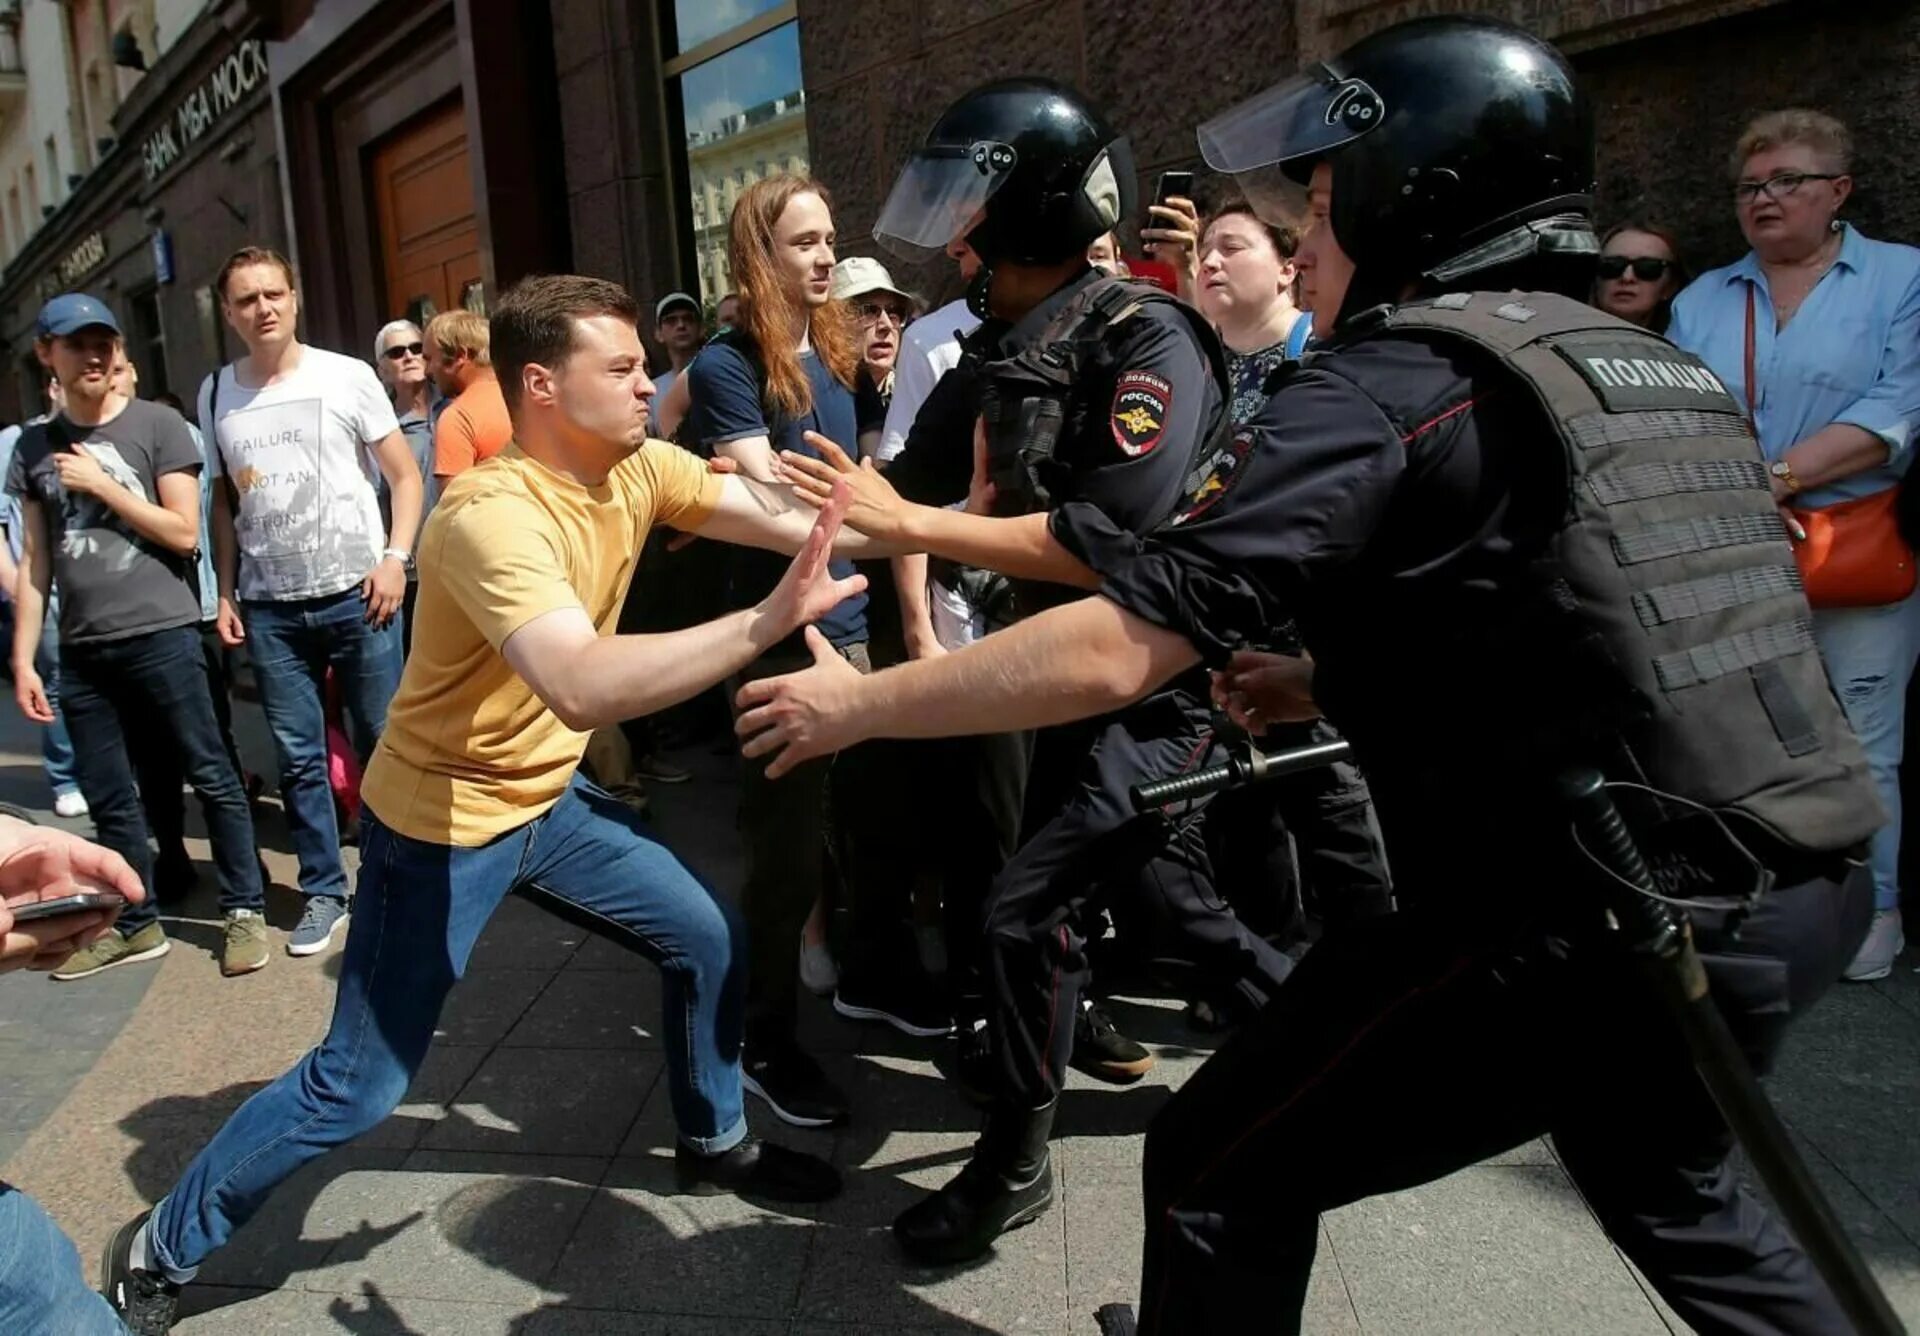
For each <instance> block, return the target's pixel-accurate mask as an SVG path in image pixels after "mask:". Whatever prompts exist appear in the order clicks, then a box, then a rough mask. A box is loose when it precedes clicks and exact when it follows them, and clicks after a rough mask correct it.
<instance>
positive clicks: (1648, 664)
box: [1383, 293, 1884, 851]
mask: <svg viewBox="0 0 1920 1336" xmlns="http://www.w3.org/2000/svg"><path fill="white" fill-rule="evenodd" d="M1388 331H1391V332H1405V333H1410V334H1415V335H1417V336H1419V337H1421V338H1424V339H1428V340H1431V341H1434V342H1438V343H1444V342H1446V341H1449V340H1458V341H1462V342H1465V343H1467V344H1471V345H1473V346H1474V347H1476V348H1478V349H1480V350H1481V351H1482V352H1484V353H1486V354H1488V355H1490V356H1492V357H1493V358H1494V359H1496V360H1497V361H1498V362H1499V363H1500V364H1501V365H1502V366H1503V367H1505V368H1506V370H1507V371H1509V372H1511V373H1512V374H1513V376H1514V377H1516V378H1517V380H1518V381H1519V382H1520V383H1521V384H1522V385H1524V386H1525V387H1526V388H1527V390H1529V391H1530V392H1531V394H1532V396H1533V397H1534V398H1535V399H1537V401H1538V404H1539V407H1540V408H1541V409H1542V410H1543V411H1544V417H1545V419H1546V420H1547V421H1548V422H1550V423H1551V424H1552V425H1553V428H1554V430H1555V431H1556V433H1557V435H1558V437H1559V446H1560V453H1561V454H1562V455H1563V456H1564V460H1565V466H1566V473H1565V478H1566V485H1567V491H1566V508H1565V512H1564V519H1563V522H1562V524H1561V525H1560V527H1559V528H1558V530H1557V531H1556V532H1555V533H1554V534H1553V535H1552V537H1551V538H1550V539H1549V540H1548V543H1547V551H1546V552H1545V553H1544V554H1543V559H1542V560H1541V561H1540V562H1539V563H1537V569H1538V570H1539V571H1540V572H1541V573H1542V575H1541V578H1542V579H1543V580H1544V581H1545V582H1547V584H1548V585H1550V588H1549V589H1548V590H1547V596H1548V597H1547V600H1543V603H1544V602H1546V601H1550V602H1551V603H1552V604H1554V605H1555V606H1557V607H1559V608H1561V609H1564V610H1565V611H1566V612H1567V613H1569V614H1570V616H1569V618H1568V619H1567V620H1569V621H1570V622H1572V623H1576V624H1577V625H1578V626H1579V628H1581V630H1582V631H1583V632H1584V633H1585V634H1586V635H1587V636H1589V637H1590V638H1591V639H1592V640H1593V641H1595V642H1596V643H1597V645H1598V647H1599V649H1600V652H1601V654H1602V655H1603V656H1604V658H1605V660H1606V661H1607V662H1608V663H1609V664H1610V669H1611V671H1612V673H1614V674H1615V675H1617V677H1618V678H1619V679H1620V682H1619V685H1620V687H1621V688H1622V694H1623V695H1624V696H1625V697H1627V698H1630V699H1632V700H1634V701H1635V702H1636V706H1637V709H1636V713H1637V714H1638V715H1639V717H1640V726H1638V727H1635V728H1632V729H1630V730H1627V731H1626V732H1624V733H1623V734H1622V746H1623V747H1624V748H1625V749H1626V750H1627V752H1628V754H1629V760H1630V768H1632V769H1637V770H1638V772H1639V774H1640V776H1643V777H1644V779H1645V782H1646V783H1648V784H1650V785H1651V786H1652V787H1654V788H1656V789H1659V790H1663V791H1665V792H1668V793H1672V794H1678V795H1681V796H1682V797H1684V798H1688V799H1691V800H1693V801H1694V802H1697V803H1701V804H1704V805H1706V806H1708V807H1711V808H1715V809H1719V810H1721V811H1725V812H1733V813H1739V814H1742V815H1744V816H1746V817H1749V818H1751V819H1753V820H1754V821H1757V822H1759V823H1760V824H1761V825H1762V826H1763V827H1764V828H1765V829H1767V830H1768V831H1769V832H1771V833H1772V834H1773V835H1774V836H1775V837H1776V838H1778V839H1779V840H1781V841H1783V842H1784V843H1786V844H1787V845H1789V846H1791V847H1794V848H1798V849H1802V850H1809V851H1818V850H1832V849H1839V848H1844V847H1846V846H1849V845H1852V844H1855V843H1857V842H1859V841H1861V840H1864V839H1865V838H1866V837H1867V836H1868V835H1870V834H1871V833H1872V832H1873V831H1874V830H1875V829H1877V828H1878V826H1879V825H1880V823H1881V822H1882V820H1883V819H1884V815H1883V813H1882V810H1881V807H1880V804H1879V801H1878V798H1877V797H1876V795H1875V791H1874V788H1873V785H1872V782H1871V779H1870V777H1869V775H1868V770H1867V763H1866V758H1865V755H1864V754H1863V753H1862V751H1861V749H1860V744H1859V742H1858V741H1857V740H1856V739H1855V737H1854V735H1853V732H1852V730H1851V729H1850V728H1849V727H1848V725H1847V721H1846V717H1845V715H1844V714H1843V713H1842V711H1841V707H1840V703H1839V701H1838V700H1836V699H1835V697H1834V694H1833V690H1832V688H1831V686H1830V685H1829V683H1828V680H1827V675H1826V670H1825V668H1824V666H1823V664H1822V662H1821V659H1820V653H1819V650H1818V648H1817V647H1816V645H1815V643H1814V639H1813V627H1812V620H1811V613H1810V611H1809V609H1808V606H1807V600H1806V596H1805V594H1804V592H1803V591H1802V589H1801V584H1800V575H1799V571H1798V568H1797V567H1796V565H1795V562H1794V555H1793V551H1792V549H1791V547H1790V545H1789V542H1788V539H1787V536H1786V532H1785V529H1784V526H1783V525H1782V523H1781V521H1780V517H1779V514H1778V512H1777V511H1776V509H1775V507H1774V503H1773V497H1772V493H1771V491H1770V489H1769V480H1768V474H1767V470H1766V465H1765V462H1764V460H1763V459H1762V457H1761V454H1760V451H1759V448H1758V446H1757V445H1756V443H1755V442H1754V439H1753V436H1752V434H1751V432H1750V431H1749V430H1748V427H1747V423H1746V420H1745V418H1744V417H1743V416H1742V414H1741V412H1740V409H1739V407H1738V405H1737V404H1736V403H1735V402H1734V400H1733V398H1732V397H1731V396H1730V395H1729V394H1728V392H1727V390H1726V387H1725V386H1723V385H1722V384H1721V383H1720V382H1719V381H1718V380H1716V379H1715V378H1714V376H1713V373H1712V372H1710V371H1708V370H1707V368H1706V367H1705V365H1703V364H1702V363H1701V362H1700V360H1699V359H1698V358H1696V357H1694V356H1692V355H1691V354H1689V353H1685V352H1681V351H1679V350H1678V349H1676V348H1674V347H1673V346H1672V345H1671V344H1669V343H1667V342H1666V341H1665V340H1663V339H1661V338H1659V337H1657V336H1655V335H1653V334H1650V333H1648V332H1647V331H1645V330H1642V329H1639V328H1637V327H1635V326H1633V325H1629V324H1626V323H1625V322H1623V321H1620V320H1616V319H1614V318H1612V317H1610V316H1607V315H1603V314H1601V313H1600V312H1599V311H1596V310H1595V309H1593V308H1592V307H1589V306H1586V305H1583V304H1582V303H1579V302H1576V301H1573V300H1572V299H1570V298H1566V297H1561V296H1557V295H1553V294H1546V293H1504V294H1494V293H1474V294H1467V293H1451V294H1448V295H1446V296H1442V297H1439V298H1436V299H1433V300H1431V301H1426V302H1420V303H1414V304H1410V305H1406V306H1402V307H1399V308H1397V309H1395V310H1393V311H1392V312H1391V313H1390V314H1389V315H1387V316H1386V318H1385V322H1384V326H1383V332H1388ZM1542 633H1543V634H1544V633H1545V632H1544V628H1543V629H1542ZM1570 704H1573V705H1574V707H1575V708H1578V705H1577V703H1574V702H1570ZM1616 777H1622V776H1616Z"/></svg>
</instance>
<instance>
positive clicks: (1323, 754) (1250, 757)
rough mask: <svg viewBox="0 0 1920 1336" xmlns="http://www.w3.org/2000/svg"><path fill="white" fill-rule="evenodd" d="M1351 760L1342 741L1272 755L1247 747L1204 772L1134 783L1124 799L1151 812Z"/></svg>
mask: <svg viewBox="0 0 1920 1336" xmlns="http://www.w3.org/2000/svg"><path fill="white" fill-rule="evenodd" d="M1352 757H1353V747H1352V745H1351V744H1349V743H1347V742H1346V741H1344V740H1341V739H1335V740H1334V741H1332V742H1316V743H1313V744H1312V745H1310V746H1306V747H1295V748H1293V749H1292V750H1290V751H1283V752H1273V753H1267V752H1259V751H1255V750H1254V749H1253V748H1251V747H1249V748H1247V749H1246V751H1245V752H1244V753H1242V754H1240V755H1237V756H1229V757H1228V758H1227V759H1226V760H1225V761H1224V762H1222V763H1221V764H1219V765H1210V766H1208V767H1207V768H1206V769H1205V770H1195V771H1193V772H1192V773H1190V774H1185V775H1172V776H1169V777H1168V778H1166V779H1155V780H1149V781H1148V782H1147V783H1145V784H1135V785H1134V786H1133V787H1132V788H1130V789H1128V790H1127V796H1128V797H1129V798H1131V799H1132V800H1133V810H1134V811H1136V812H1151V811H1152V810H1153V809H1154V808H1156V807H1164V806H1166V805H1167V804H1168V803H1176V802H1180V801H1182V800H1184V799H1189V798H1204V797H1206V796H1207V795H1208V794H1209V793H1218V792H1219V791H1220V790H1222V789H1230V788H1236V787H1238V786H1239V785H1241V784H1257V783H1259V782H1260V781H1261V780H1263V779H1278V778H1279V777H1280V776H1281V775H1292V774H1298V773H1299V772H1300V771H1302V770H1312V769H1314V768H1316V767H1318V766H1323V765H1332V764H1333V763H1334V762H1336V761H1346V760H1351V759H1352Z"/></svg>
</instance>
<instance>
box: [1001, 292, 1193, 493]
mask: <svg viewBox="0 0 1920 1336" xmlns="http://www.w3.org/2000/svg"><path fill="white" fill-rule="evenodd" d="M1153 303H1161V304H1165V305H1167V306H1170V307H1172V308H1173V309H1174V310H1176V311H1178V312H1179V313H1180V315H1181V316H1182V318H1184V319H1185V320H1186V321H1187V323H1188V325H1189V326H1190V327H1191V328H1192V329H1193V331H1194V336H1195V339H1196V341H1197V342H1198V343H1199V345H1200V347H1201V348H1202V349H1204V350H1205V353H1206V357H1207V361H1208V364H1209V365H1210V366H1211V367H1212V369H1213V373H1214V378H1215V380H1216V381H1217V382H1218V383H1219V385H1220V386H1221V387H1222V393H1223V401H1222V410H1221V414H1220V421H1219V423H1218V424H1217V427H1216V432H1215V435H1216V437H1217V438H1218V439H1210V440H1208V441H1205V442H1196V443H1195V458H1196V459H1204V458H1207V457H1208V456H1209V455H1211V453H1212V452H1213V449H1214V448H1215V447H1216V446H1218V445H1219V444H1220V443H1221V442H1222V441H1224V439H1225V437H1226V435H1227V433H1228V430H1229V429H1230V426H1231V423H1230V422H1229V420H1228V414H1227V411H1226V406H1225V400H1224V394H1225V390H1226V386H1227V366H1226V358H1225V355H1224V354H1222V353H1221V351H1220V340H1219V336H1218V335H1216V334H1215V333H1214V331H1213V327H1212V326H1211V325H1209V324H1207V322H1206V321H1205V320H1204V319H1203V318H1202V317H1201V316H1200V314H1199V313H1198V312H1197V311H1195V310H1193V308H1191V307H1189V306H1187V305H1186V304H1185V303H1183V302H1180V301H1178V300H1176V299H1175V298H1174V297H1172V296H1171V295H1169V294H1168V293H1166V292H1164V291H1162V290H1161V289H1159V288H1156V287H1153V286H1152V285H1150V284H1146V283H1137V282H1134V281H1132V280H1130V279H1123V278H1111V277H1100V278H1095V279H1093V280H1091V281H1090V282H1088V283H1087V284H1086V285H1085V286H1084V287H1082V288H1081V289H1080V290H1079V291H1078V292H1075V293H1074V294H1073V296H1072V297H1071V298H1070V299H1069V300H1068V301H1067V302H1066V303H1065V304H1064V305H1062V306H1061V308H1060V309H1059V310H1058V311H1056V312H1054V315H1053V319H1051V320H1050V321H1048V322H1047V326H1046V328H1045V329H1044V330H1042V331H1041V332H1040V334H1039V335H1038V337H1036V338H1035V339H1034V340H1033V342H1032V343H1030V344H1028V345H1027V346H1026V347H1025V348H1023V349H1021V350H1020V351H1019V352H1017V353H1015V354H1014V355H1013V356H1011V357H1008V358H1004V359H1001V360H998V361H990V362H984V363H982V364H981V366H980V368H979V374H980V415H981V417H982V418H984V419H985V422H986V432H987V467H988V470H989V476H990V477H991V478H992V480H993V485H994V491H995V494H996V498H997V501H996V510H995V513H997V514H1001V515H1030V514H1032V513H1033V512H1035V511H1038V510H1048V509H1051V508H1052V507H1053V506H1054V505H1056V504H1058V503H1059V502H1061V501H1064V500H1067V499H1069V498H1070V497H1071V496H1072V494H1073V489H1072V486H1071V480H1072V476H1073V469H1074V460H1073V454H1072V452H1071V450H1069V451H1068V453H1067V455H1066V457H1064V458H1062V457H1060V456H1059V453H1058V452H1059V451H1060V448H1061V446H1062V445H1063V444H1065V443H1070V442H1072V441H1074V440H1076V439H1078V438H1079V437H1080V436H1081V434H1082V433H1083V432H1087V431H1090V430H1096V429H1097V430H1099V431H1104V430H1105V414H1106V412H1107V410H1108V407H1109V405H1107V404H1106V403H1094V402H1092V401H1091V398H1090V397H1089V396H1088V395H1086V394H1085V393H1083V389H1084V387H1085V386H1087V385H1088V384H1090V383H1094V382H1100V383H1104V382H1105V380H1106V379H1107V378H1106V377H1104V376H1102V374H1101V373H1102V372H1103V371H1112V370H1114V368H1113V366H1112V345H1113V342H1114V341H1113V340H1112V339H1111V338H1109V337H1108V336H1109V334H1110V333H1111V331H1113V330H1114V329H1116V328H1117V327H1119V326H1120V325H1123V324H1125V323H1126V322H1127V321H1128V320H1130V319H1132V318H1133V317H1134V316H1136V315H1138V314H1139V313H1140V312H1141V311H1142V310H1144V309H1145V308H1146V307H1147V306H1148V305H1149V304H1153ZM1096 416H1097V417H1098V419H1099V420H1098V421H1094V420H1093V419H1094V418H1095V417H1096Z"/></svg>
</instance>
